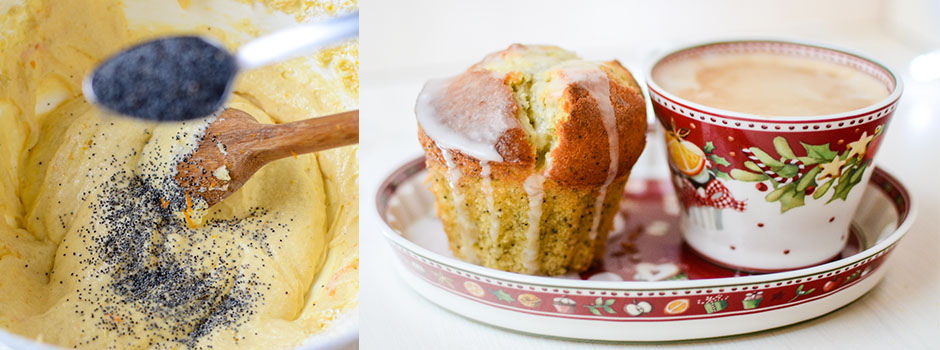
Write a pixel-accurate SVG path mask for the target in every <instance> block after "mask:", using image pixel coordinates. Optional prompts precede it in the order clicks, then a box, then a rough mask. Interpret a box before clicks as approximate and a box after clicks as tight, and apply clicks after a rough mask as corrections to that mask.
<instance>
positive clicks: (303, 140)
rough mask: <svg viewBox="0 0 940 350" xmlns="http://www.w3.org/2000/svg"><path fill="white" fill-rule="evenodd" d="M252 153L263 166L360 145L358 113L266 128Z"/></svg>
mask: <svg viewBox="0 0 940 350" xmlns="http://www.w3.org/2000/svg"><path fill="white" fill-rule="evenodd" d="M261 134H262V136H261V138H262V141H261V142H258V143H256V144H254V145H253V147H252V148H253V151H255V152H257V156H258V158H259V160H261V161H262V163H267V162H269V161H273V160H277V159H281V158H286V157H289V156H292V155H297V154H304V153H311V152H317V151H322V150H326V149H330V148H336V147H340V146H347V145H352V144H356V143H359V110H358V109H357V110H352V111H348V112H343V113H337V114H333V115H328V116H324V117H317V118H310V119H304V120H299V121H296V122H291V123H286V124H278V125H265V126H264V128H263V129H262V131H261Z"/></svg>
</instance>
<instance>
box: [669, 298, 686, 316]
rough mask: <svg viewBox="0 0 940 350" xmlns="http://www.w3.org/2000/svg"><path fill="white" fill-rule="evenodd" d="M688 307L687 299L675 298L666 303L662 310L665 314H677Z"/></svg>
mask: <svg viewBox="0 0 940 350" xmlns="http://www.w3.org/2000/svg"><path fill="white" fill-rule="evenodd" d="M688 309H689V299H676V300H673V301H670V302H669V304H666V308H665V309H664V310H663V311H664V312H666V314H667V315H678V314H681V313H683V312H685V311H686V310H688Z"/></svg>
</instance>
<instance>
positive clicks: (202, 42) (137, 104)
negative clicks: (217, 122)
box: [82, 12, 359, 121]
mask: <svg viewBox="0 0 940 350" xmlns="http://www.w3.org/2000/svg"><path fill="white" fill-rule="evenodd" d="M358 35H359V13H358V12H354V13H351V14H348V15H343V16H339V17H336V18H332V19H329V20H325V21H323V22H319V23H312V24H303V25H299V26H297V27H293V28H290V29H286V30H282V31H279V32H276V33H274V34H270V35H267V36H264V37H261V38H258V39H255V40H253V41H251V42H249V43H247V44H245V45H243V46H242V47H240V48H239V49H238V52H237V53H236V54H235V55H232V54H231V53H229V52H228V50H226V49H225V48H224V47H222V46H221V45H220V44H219V43H217V42H215V41H214V40H212V39H209V38H205V37H198V36H175V37H165V38H160V39H156V40H152V41H148V42H144V43H142V44H139V45H136V46H134V47H131V48H129V49H126V50H124V51H121V52H120V53H118V54H116V55H114V56H112V57H111V58H109V59H107V60H106V61H104V62H103V63H101V65H99V66H98V67H97V68H96V69H95V70H94V71H93V72H92V73H91V74H89V75H88V76H87V77H86V78H85V80H84V82H83V84H82V92H83V93H84V94H85V98H86V99H87V100H88V101H90V102H91V103H94V104H98V105H100V106H103V107H105V108H107V109H109V110H111V111H114V112H117V113H120V114H124V115H129V116H133V117H138V118H143V119H149V120H160V121H164V120H166V121H179V120H188V119H195V118H200V117H204V116H207V115H209V114H212V113H213V112H215V111H217V110H219V109H220V108H221V107H222V105H223V104H224V103H225V100H226V98H227V97H228V95H229V93H230V92H231V88H232V83H233V81H234V80H235V75H236V74H237V73H238V71H240V70H245V69H252V68H257V67H261V66H264V65H268V64H271V63H275V62H279V61H283V60H286V59H289V58H294V57H297V56H301V55H304V54H308V53H310V52H313V51H314V50H316V49H318V48H321V47H323V46H325V45H328V44H332V43H336V42H339V41H342V40H346V39H350V38H353V37H356V36H358Z"/></svg>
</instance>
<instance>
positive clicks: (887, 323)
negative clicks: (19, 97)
mask: <svg viewBox="0 0 940 350" xmlns="http://www.w3.org/2000/svg"><path fill="white" fill-rule="evenodd" d="M361 9H362V21H361V23H362V24H361V27H362V28H361V33H362V36H361V45H360V50H361V56H360V57H361V60H362V61H361V66H360V67H361V90H360V93H361V98H360V100H361V110H362V116H363V123H362V128H361V130H362V133H363V135H362V138H361V153H360V162H361V179H360V180H361V184H362V186H361V188H362V198H363V201H362V203H361V205H362V210H361V212H362V213H363V217H362V219H361V232H362V233H361V235H362V237H361V243H362V246H361V250H360V253H361V256H362V260H363V263H362V271H361V272H362V273H361V276H360V277H361V283H362V289H361V290H362V292H361V298H362V300H361V305H362V308H361V317H362V320H363V322H362V329H361V338H360V345H361V347H362V348H363V349H528V348H553V349H601V348H614V347H623V345H620V344H604V343H601V344H598V343H585V342H575V341H565V340H557V339H546V338H542V337H537V336H530V335H526V334H521V333H515V332H511V331H506V330H502V329H497V328H494V327H490V326H487V325H484V324H481V323H477V322H474V321H470V320H468V319H465V318H462V317H460V316H458V315H455V314H453V313H450V312H448V311H445V310H444V309H442V308H439V307H437V306H436V305H434V304H432V303H430V302H428V301H427V300H425V299H423V298H422V297H421V296H420V295H418V294H417V293H415V292H414V291H412V290H411V289H410V288H409V287H408V286H407V285H405V284H404V282H403V281H402V280H401V279H400V278H399V277H398V276H397V275H396V272H395V270H394V269H393V268H392V267H393V266H392V264H393V263H394V261H393V259H394V258H395V257H394V256H393V255H392V253H391V250H390V249H389V247H388V245H387V244H386V243H385V242H384V240H383V238H382V237H381V236H380V234H379V232H378V225H376V224H375V220H377V216H376V215H375V206H374V202H373V200H372V199H373V198H374V196H375V188H376V186H377V184H378V182H380V181H381V179H382V178H383V177H384V176H385V175H386V174H387V173H388V172H389V171H390V170H391V169H393V168H394V167H396V166H397V165H399V164H400V163H401V162H403V161H405V160H408V159H411V158H412V157H414V156H416V155H418V154H420V148H419V145H418V143H417V138H416V127H415V122H414V115H413V112H412V108H413V105H414V99H415V96H416V95H417V93H418V91H419V90H420V88H421V85H422V84H423V82H424V81H425V80H427V79H428V78H431V77H438V76H446V75H454V74H457V73H459V72H460V71H461V70H463V69H464V68H465V67H466V66H468V65H470V64H472V63H474V62H476V61H478V60H479V59H480V58H482V57H483V56H484V55H485V54H487V53H489V52H492V51H497V50H500V49H503V48H505V47H506V46H508V45H509V44H511V43H514V42H522V43H545V44H555V45H559V46H561V47H564V48H567V49H570V50H573V51H576V52H577V53H578V54H579V55H580V56H582V57H584V58H587V59H611V58H616V59H618V60H620V61H621V62H623V63H624V64H625V65H627V66H628V68H631V69H632V70H633V71H634V74H635V75H637V76H642V75H643V71H642V70H643V69H644V68H645V66H646V64H648V62H647V61H648V60H649V57H650V56H651V55H652V54H654V53H655V52H657V51H661V50H664V49H666V48H669V47H673V46H675V45H680V44H682V43H692V42H700V41H703V40H708V39H714V38H728V37H737V38H742V37H781V38H790V39H796V40H804V41H805V40H812V41H820V42H824V43H829V44H832V45H836V46H840V47H846V48H850V49H854V50H856V51H861V52H863V53H866V54H867V55H868V56H870V57H874V58H876V59H878V60H880V61H882V62H883V63H885V64H887V65H888V66H889V67H891V68H892V69H894V70H896V72H898V73H899V74H900V75H901V76H902V79H903V80H904V82H905V84H906V86H905V89H906V90H905V92H904V95H903V97H902V100H901V104H900V107H899V109H898V111H897V113H896V115H895V119H894V120H893V122H892V124H891V126H890V127H889V129H888V132H887V135H886V142H885V144H884V145H883V147H882V149H881V151H880V153H879V156H878V157H879V159H878V161H879V163H880V166H882V167H885V168H887V169H888V170H889V171H891V172H892V173H893V174H895V175H896V176H898V177H899V178H900V179H901V180H902V181H903V182H905V184H906V185H907V186H908V188H909V189H910V190H911V191H912V192H913V194H914V195H915V196H916V199H917V200H918V202H919V210H920V215H919V217H918V219H917V222H916V223H915V225H914V227H913V229H912V230H911V232H910V233H909V235H908V236H907V237H906V238H905V239H904V240H903V241H902V242H901V244H900V246H899V247H898V249H896V250H895V252H894V253H893V255H892V256H891V263H890V265H889V266H888V268H889V269H890V270H889V271H888V275H887V276H886V278H885V279H884V281H883V282H882V283H881V284H880V285H879V286H877V287H876V288H875V289H874V290H873V291H872V292H871V293H869V294H868V295H867V296H865V297H863V298H862V299H860V300H859V301H857V302H855V303H853V304H851V305H849V306H847V307H846V308H844V309H842V310H839V311H837V312H834V313H832V314H829V315H826V316H823V317H821V318H818V319H815V320H811V321H809V322H804V323H801V324H798V325H794V326H790V327H786V328H781V329H776V330H771V331H766V332H761V333H757V334H751V335H745V336H737V337H729V338H721V339H714V340H706V341H698V342H692V343H680V344H674V343H673V344H639V345H638V344H634V346H643V347H647V346H648V347H657V346H673V347H674V346H686V347H687V346H696V347H703V348H747V349H751V348H758V347H762V348H794V349H806V348H819V347H825V348H855V349H870V348H871V349H889V348H891V349H893V348H904V349H918V348H934V349H936V348H940V340H938V339H940V335H938V331H940V260H938V256H940V243H938V236H940V220H938V218H940V187H938V185H937V183H938V181H940V177H938V176H937V173H938V171H940V155H938V154H937V153H938V152H940V120H938V118H940V81H938V80H934V81H928V82H923V81H918V80H916V79H914V78H913V77H912V75H911V73H910V70H909V68H908V67H909V63H910V61H911V60H912V59H914V58H915V57H917V56H918V55H921V54H924V53H926V52H928V51H930V50H933V49H938V48H940V25H938V24H937V23H940V1H936V0H899V1H887V0H855V1H850V0H831V1H819V0H815V1H811V0H791V1H774V2H771V1H727V0H723V1H479V0H478V1H440V0H439V1H390V0H365V1H363V2H362V4H361Z"/></svg>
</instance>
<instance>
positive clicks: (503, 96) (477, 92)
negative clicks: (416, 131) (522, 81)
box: [415, 72, 521, 162]
mask: <svg viewBox="0 0 940 350" xmlns="http://www.w3.org/2000/svg"><path fill="white" fill-rule="evenodd" d="M504 77H505V76H504V75H503V76H500V75H497V74H495V73H490V72H467V73H464V74H462V75H458V76H456V77H453V78H445V79H432V80H429V81H428V82H427V83H425V84H424V88H423V89H422V90H421V93H420V94H419V95H418V101H417V103H416V104H415V116H416V117H417V119H418V124H420V125H421V129H422V130H424V133H425V134H426V135H428V137H430V138H431V139H432V140H434V142H435V143H437V145H438V147H440V148H441V149H445V148H446V149H451V150H459V151H461V152H463V153H465V154H467V155H469V156H472V157H474V158H477V159H479V160H481V161H491V162H502V161H503V157H502V156H501V155H500V154H499V152H497V150H496V144H497V143H498V142H499V138H500V137H501V136H502V135H503V134H504V133H505V132H506V131H507V130H510V129H513V128H519V127H521V126H520V125H519V121H518V120H516V119H515V115H516V111H517V107H516V103H515V100H513V97H512V91H511V90H510V89H509V87H508V86H506V85H505V84H504V83H503V79H504Z"/></svg>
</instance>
